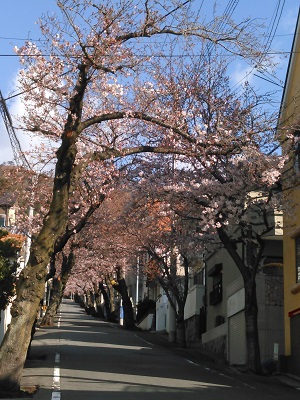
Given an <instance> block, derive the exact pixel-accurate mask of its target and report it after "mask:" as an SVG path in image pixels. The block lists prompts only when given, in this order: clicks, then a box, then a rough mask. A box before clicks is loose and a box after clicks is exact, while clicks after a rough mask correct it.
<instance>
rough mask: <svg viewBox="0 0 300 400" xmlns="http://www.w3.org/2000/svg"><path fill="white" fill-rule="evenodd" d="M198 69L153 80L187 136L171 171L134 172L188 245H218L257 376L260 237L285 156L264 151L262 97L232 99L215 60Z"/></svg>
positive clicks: (247, 94) (268, 147)
mask: <svg viewBox="0 0 300 400" xmlns="http://www.w3.org/2000/svg"><path fill="white" fill-rule="evenodd" d="M222 61H223V60H222ZM201 67H202V68H201V69H198V68H197V69H195V67H191V68H192V70H191V69H187V70H186V71H184V72H183V73H182V74H180V76H178V75H177V76H175V75H174V74H172V76H171V77H168V76H166V75H164V76H161V77H160V80H159V82H160V83H157V85H156V87H157V88H158V89H157V90H160V92H161V93H167V95H166V96H165V104H166V105H167V109H168V108H173V112H172V113H171V115H172V116H176V118H177V119H178V125H179V120H181V124H182V125H181V126H184V129H185V131H186V132H187V136H186V138H182V137H181V138H180V146H181V148H182V149H183V148H184V149H185V151H186V153H185V154H183V152H182V153H181V155H175V156H174V163H173V171H172V173H170V168H169V167H167V166H166V164H165V163H164V164H161V163H160V164H158V165H156V164H155V163H153V162H151V163H150V165H148V166H147V164H146V160H144V161H145V165H144V168H143V167H141V166H139V168H140V170H142V176H143V180H144V181H145V182H147V184H146V187H147V188H149V186H151V187H152V188H153V190H155V189H154V187H156V193H157V194H156V196H157V197H158V198H160V200H161V201H162V200H164V201H165V203H166V204H169V206H170V210H172V211H173V213H174V214H175V215H177V216H180V217H181V218H182V219H183V220H185V221H186V226H187V227H188V229H186V230H185V232H186V234H187V236H189V237H190V239H189V240H190V241H191V243H194V242H195V241H198V242H202V243H203V244H204V245H205V248H206V249H207V251H209V250H210V251H211V250H213V249H214V248H216V249H217V248H220V245H221V246H223V247H224V248H225V249H226V250H227V251H228V253H229V254H230V256H231V257H232V259H233V261H234V262H235V264H236V266H237V268H238V269H239V271H240V273H241V276H242V278H243V281H244V287H245V318H246V338H247V349H248V367H249V369H251V370H252V371H255V372H257V373H260V372H262V368H261V363H260V350H259V340H258V329H257V313H258V307H257V298H256V274H257V272H258V270H259V268H260V267H261V266H262V263H263V258H264V248H265V244H266V242H265V240H264V236H265V235H266V234H268V233H270V232H272V230H273V229H274V228H275V224H276V220H275V219H274V212H276V210H278V209H280V207H281V199H280V195H279V193H280V183H279V180H280V175H281V171H282V168H283V165H284V163H285V160H286V157H285V155H284V154H278V153H276V152H274V151H272V149H275V148H276V147H277V145H278V143H277V141H276V136H275V127H276V120H277V118H276V115H272V114H270V113H269V112H267V111H266V107H265V106H264V102H265V101H266V100H268V97H264V96H262V97H261V96H258V95H255V96H254V95H253V91H252V89H251V88H250V87H249V85H246V86H245V90H244V91H243V93H242V94H240V95H237V94H235V93H232V92H231V91H230V86H229V79H228V78H227V77H226V74H227V73H226V65H225V64H224V63H223V62H222V63H218V62H217V59H215V60H214V65H212V64H209V65H207V67H206V68H203V65H202V66H201ZM191 77H192V78H191ZM177 79H179V80H180V86H179V85H176V82H174V81H177ZM171 81H172V88H171V86H170V82H171ZM160 84H162V86H160ZM182 88H184V90H183V89H182ZM173 135H174V137H173V139H174V141H175V142H176V143H177V144H179V141H177V140H176V132H174V131H173ZM185 139H186V140H185ZM149 178H150V179H151V185H149ZM145 190H146V189H145ZM183 229H184V228H183ZM191 237H192V239H191ZM241 246H245V249H246V255H247V256H246V257H245V258H243V257H242V255H241V251H240V249H241Z"/></svg>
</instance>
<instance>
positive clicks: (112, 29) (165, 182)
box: [0, 0, 283, 390]
mask: <svg viewBox="0 0 300 400" xmlns="http://www.w3.org/2000/svg"><path fill="white" fill-rule="evenodd" d="M57 4H58V7H59V9H60V12H61V17H60V18H59V17H58V16H53V15H49V16H44V17H43V19H42V20H41V23H40V26H41V30H42V33H43V35H44V36H45V42H43V46H44V47H42V48H38V46H37V45H36V44H34V43H31V42H27V43H25V45H24V46H23V47H22V48H21V49H17V50H16V51H17V53H18V54H19V56H20V59H21V62H22V64H23V69H22V70H21V72H20V79H19V85H20V91H21V92H22V93H23V101H24V106H25V109H26V114H25V115H24V116H23V117H22V118H21V120H20V123H21V124H22V127H23V128H24V130H26V131H27V132H29V133H31V134H38V135H40V136H43V137H45V138H46V139H47V142H45V143H47V146H46V145H44V146H45V147H43V146H39V148H38V151H37V152H36V153H35V155H36V156H38V159H37V160H36V161H37V162H38V164H41V163H44V164H47V165H53V166H54V169H53V171H50V170H48V172H45V170H44V173H43V174H40V176H39V177H38V178H36V174H35V173H34V174H33V175H34V177H33V179H30V180H28V179H27V180H26V185H25V187H24V191H23V195H22V196H23V197H22V198H23V200H24V198H26V201H25V202H24V205H26V206H28V205H32V206H33V207H35V209H37V211H38V212H37V213H36V214H35V220H34V224H33V225H32V234H33V235H32V236H33V237H32V245H31V251H30V257H29V261H28V264H27V266H26V267H25V268H24V270H23V271H22V273H21V275H20V277H19V279H18V282H17V288H16V299H15V300H14V303H13V307H12V322H11V324H10V327H9V329H8V331H7V333H6V335H5V338H4V340H3V342H2V345H1V348H0V360H1V363H0V387H3V388H5V389H6V390H7V389H8V390H15V389H18V388H19V386H20V380H21V376H22V370H23V365H24V362H25V357H26V350H27V348H28V345H29V342H30V333H31V327H32V325H33V322H34V320H35V317H36V313H37V309H38V307H39V303H40V300H41V299H42V297H43V293H44V284H45V279H47V274H48V273H49V274H50V276H54V277H55V278H58V277H59V276H60V278H59V279H57V285H60V286H61V288H64V287H65V285H66V284H67V282H68V284H69V285H70V287H72V285H73V287H74V285H75V284H76V282H75V280H74V279H75V277H76V276H77V277H80V278H81V280H83V281H85V282H92V281H95V279H94V277H96V279H97V282H99V281H100V282H101V280H99V277H100V278H102V279H103V280H102V283H104V279H106V277H113V276H114V274H116V273H117V272H120V271H121V270H122V268H124V267H126V266H127V265H129V263H130V258H131V257H132V256H135V255H136V250H137V249H138V250H139V251H140V250H143V251H147V252H148V253H149V254H150V256H151V258H152V261H153V263H152V265H151V271H152V272H151V274H152V277H153V278H154V277H155V278H156V279H158V280H159V282H160V284H161V285H162V286H163V287H164V288H166V289H167V288H170V287H172V291H173V294H176V296H175V299H176V302H177V306H178V315H177V320H178V323H182V318H183V313H182V312H183V311H182V310H183V309H182V305H183V307H184V302H185V298H186V293H187V292H186V291H187V287H186V285H183V287H182V285H174V279H173V278H174V276H172V268H171V266H172V258H174V256H175V254H174V249H176V255H177V254H179V255H180V256H181V259H182V260H183V267H184V270H185V271H186V275H187V274H188V271H189V268H190V267H191V265H192V263H193V256H194V254H195V250H196V251H199V252H200V251H201V250H202V249H203V248H204V246H207V245H208V244H209V245H219V244H220V243H222V245H223V246H225V247H226V248H227V250H228V251H229V253H230V254H231V256H232V258H233V260H234V261H235V263H236V265H237V266H238V268H239V270H240V272H241V274H242V276H243V279H244V283H245V289H246V318H247V341H248V355H249V358H248V359H249V367H250V368H251V369H252V370H254V371H256V372H259V370H260V360H259V346H258V337H257V325H256V322H257V304H256V294H255V275H256V271H257V268H258V266H259V262H260V259H261V255H262V247H263V242H262V240H261V235H262V234H263V233H264V232H266V231H268V230H270V229H271V226H269V220H268V218H267V215H268V212H269V211H270V210H271V209H272V208H273V207H274V205H276V206H277V203H276V201H275V200H274V199H275V198H274V196H273V195H274V193H275V191H276V190H275V189H276V182H277V181H278V178H279V175H280V170H281V168H282V166H283V157H282V156H279V155H270V152H269V150H270V146H273V145H274V140H275V138H274V131H273V126H274V117H273V116H272V115H269V114H268V113H267V112H266V110H265V107H264V105H263V100H264V99H262V98H260V97H259V96H253V95H251V93H253V92H252V91H251V90H249V88H248V87H246V90H245V91H244V92H243V94H237V93H232V92H231V90H230V84H229V79H228V77H227V70H226V65H227V64H228V63H229V61H228V60H229V57H227V56H228V54H230V55H231V56H232V55H236V56H237V55H239V56H243V57H245V58H246V57H247V60H248V62H249V63H254V65H259V67H261V68H265V67H266V66H267V65H268V63H270V60H268V59H267V57H266V55H265V54H264V53H263V49H262V51H260V48H261V46H260V42H259V34H258V33H259V30H258V28H257V27H255V26H254V25H253V23H252V22H251V21H248V20H245V21H239V23H237V24H235V23H234V22H233V21H230V20H229V19H228V18H226V19H225V20H224V21H223V22H224V24H223V23H222V19H221V17H220V18H216V20H214V21H212V22H211V23H208V24H206V25H203V23H201V18H200V15H199V13H198V10H197V8H195V7H194V6H195V5H194V4H193V2H192V1H185V2H178V1H175V0H170V1H166V2H164V4H163V5H162V4H161V2H157V1H156V0H145V1H133V0H121V1H119V2H118V3H117V4H115V5H111V2H110V1H102V2H101V3H99V4H98V3H97V2H96V3H95V2H93V3H92V2H90V1H88V0H76V1H70V0H61V1H58V2H57ZM220 26H222V30H218V27H220ZM256 34H257V35H256ZM207 42H210V43H212V44H213V46H212V47H209V49H210V51H208V47H207ZM162 43H163V46H162ZM187 49H188V52H187ZM211 49H213V50H211ZM218 49H219V50H218ZM253 49H255V51H254V50H253ZM212 52H213V54H212ZM178 55H180V57H178ZM231 59H232V57H231ZM44 150H45V151H44ZM49 156H50V159H49ZM51 157H52V159H51ZM32 160H33V159H32ZM51 163H52V164H51ZM9 179H11V180H12V179H13V176H12V173H10V177H9ZM28 187H30V190H29V191H28ZM18 188H22V185H21V184H19V185H17V186H16V189H18ZM258 190H259V191H260V192H261V193H263V194H264V196H259V197H257V196H256V197H255V196H253V195H251V192H254V191H255V192H257V191H258ZM28 192H29V193H28ZM25 193H28V194H29V196H28V197H25ZM120 193H121V194H122V195H120ZM249 209H251V210H252V211H253V210H255V212H258V213H259V214H260V215H261V216H263V217H264V221H265V224H264V226H263V228H262V229H252V225H251V223H250V218H249V214H250V212H249ZM24 215H25V214H24ZM237 232H238V234H237ZM239 242H243V243H246V244H247V246H248V248H249V251H248V253H249V254H251V257H250V256H249V258H248V259H247V260H242V259H241V258H240V256H239V254H238V252H237V247H236V246H237V243H239ZM166 256H168V257H167V258H166ZM59 260H60V262H59ZM166 260H167V261H166ZM168 260H171V263H169V261H168ZM59 263H60V265H61V267H60V268H57V265H58V264H59ZM48 265H50V266H52V268H51V269H50V272H49V271H48V269H47V267H48ZM76 267H77V268H79V270H77V272H76V273H74V274H71V271H72V270H73V268H76ZM56 269H57V271H56ZM48 277H49V276H48ZM175 281H176V280H175ZM110 283H111V284H112V285H114V283H117V285H116V286H115V287H116V289H118V290H120V291H123V290H124V286H122V284H123V283H124V282H122V279H121V277H120V279H119V280H118V282H114V281H113V280H112V279H110ZM58 292H59V291H58ZM59 293H60V294H61V291H60V292H59ZM167 293H170V292H169V290H167ZM59 299H60V296H58V298H57V301H56V303H58V302H59ZM170 301H171V304H172V303H173V304H174V300H173V297H172V298H171V297H170ZM174 306H175V304H174ZM127 323H128V324H129V325H130V321H128V322H127Z"/></svg>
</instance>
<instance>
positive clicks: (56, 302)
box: [41, 250, 75, 326]
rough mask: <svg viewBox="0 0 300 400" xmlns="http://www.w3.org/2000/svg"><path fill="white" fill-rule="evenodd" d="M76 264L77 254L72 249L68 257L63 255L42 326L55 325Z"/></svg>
mask: <svg viewBox="0 0 300 400" xmlns="http://www.w3.org/2000/svg"><path fill="white" fill-rule="evenodd" d="M74 264H75V255H74V252H73V251H72V250H71V251H70V253H69V255H68V257H67V256H65V255H63V261H62V266H61V274H60V276H59V277H57V278H53V286H52V290H51V296H50V303H49V306H48V307H47V310H46V313H45V315H44V317H43V319H42V322H41V325H42V326H53V325H54V318H55V315H56V314H57V311H58V308H59V306H60V303H61V301H62V298H63V294H64V290H65V287H66V284H67V282H68V279H69V276H70V274H71V271H72V268H73V265H74Z"/></svg>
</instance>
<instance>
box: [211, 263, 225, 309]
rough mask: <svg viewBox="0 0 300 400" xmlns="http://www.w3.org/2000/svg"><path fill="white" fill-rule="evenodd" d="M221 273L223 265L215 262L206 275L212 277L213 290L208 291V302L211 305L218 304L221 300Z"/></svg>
mask: <svg viewBox="0 0 300 400" xmlns="http://www.w3.org/2000/svg"><path fill="white" fill-rule="evenodd" d="M222 273H223V265H222V264H216V265H215V266H214V267H213V268H212V269H211V270H210V271H209V272H208V276H209V277H211V278H213V282H212V284H213V290H212V291H211V292H210V293H209V303H210V305H211V306H214V305H215V304H218V303H220V302H221V301H222V298H223V296H222V292H223V289H222Z"/></svg>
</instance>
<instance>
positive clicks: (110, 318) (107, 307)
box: [99, 282, 115, 321]
mask: <svg viewBox="0 0 300 400" xmlns="http://www.w3.org/2000/svg"><path fill="white" fill-rule="evenodd" d="M99 289H100V292H101V294H102V296H103V300H104V309H105V318H106V320H107V321H115V318H114V317H113V316H112V312H111V302H110V299H109V296H108V294H107V291H106V290H105V287H104V284H103V282H100V283H99Z"/></svg>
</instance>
